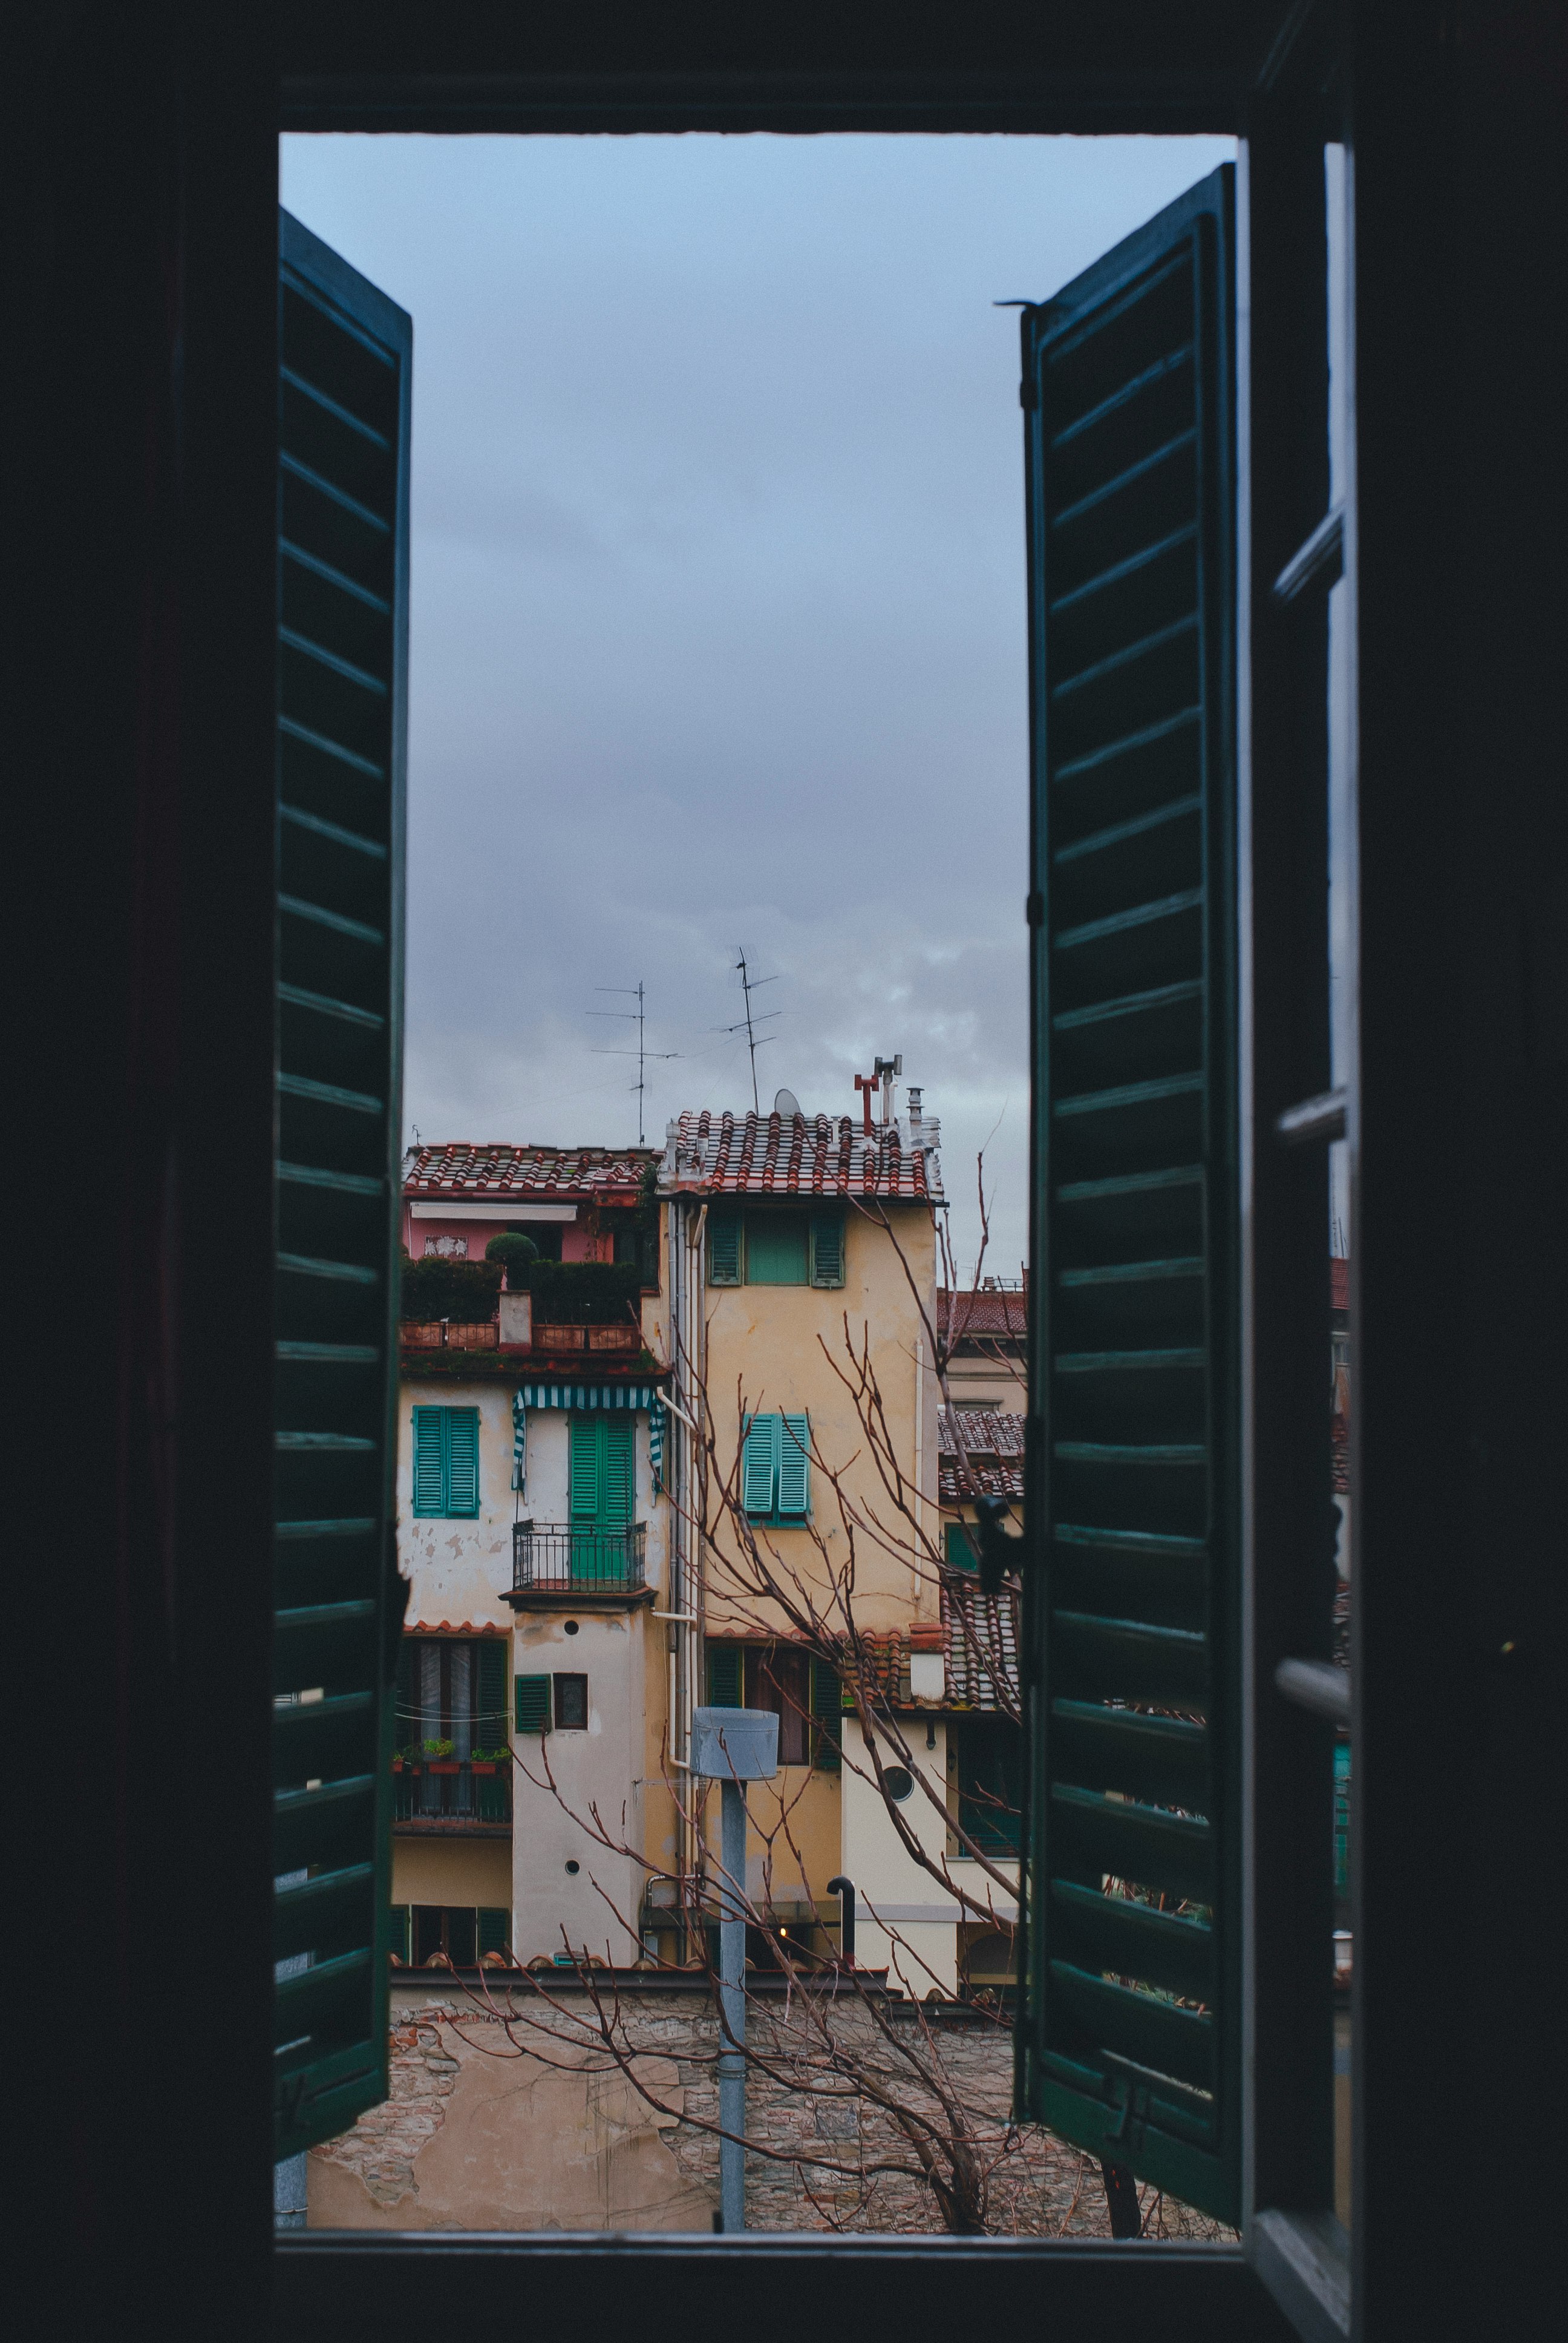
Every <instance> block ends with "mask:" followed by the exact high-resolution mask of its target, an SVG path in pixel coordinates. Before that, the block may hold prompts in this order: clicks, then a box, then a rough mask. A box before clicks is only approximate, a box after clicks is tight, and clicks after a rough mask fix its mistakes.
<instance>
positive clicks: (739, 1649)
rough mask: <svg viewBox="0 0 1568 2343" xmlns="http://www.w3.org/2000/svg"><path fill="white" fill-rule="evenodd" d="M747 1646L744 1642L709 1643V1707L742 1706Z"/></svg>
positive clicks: (743, 1703)
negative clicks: (743, 1674) (743, 1672)
mask: <svg viewBox="0 0 1568 2343" xmlns="http://www.w3.org/2000/svg"><path fill="white" fill-rule="evenodd" d="M745 1660H746V1647H745V1645H744V1644H709V1646H708V1704H709V1708H741V1707H744V1705H745V1702H744V1699H743V1697H742V1671H743V1669H744V1666H745Z"/></svg>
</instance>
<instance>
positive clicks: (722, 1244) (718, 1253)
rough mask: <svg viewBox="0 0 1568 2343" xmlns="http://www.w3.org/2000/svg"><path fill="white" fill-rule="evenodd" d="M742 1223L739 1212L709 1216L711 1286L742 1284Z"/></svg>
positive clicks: (709, 1272)
mask: <svg viewBox="0 0 1568 2343" xmlns="http://www.w3.org/2000/svg"><path fill="white" fill-rule="evenodd" d="M740 1243H741V1221H740V1214H739V1212H709V1215H708V1282H709V1285H739V1282H740Z"/></svg>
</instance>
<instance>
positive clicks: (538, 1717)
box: [512, 1676, 550, 1733]
mask: <svg viewBox="0 0 1568 2343" xmlns="http://www.w3.org/2000/svg"><path fill="white" fill-rule="evenodd" d="M512 1727H513V1730H514V1731H515V1732H518V1733H548V1731H549V1727H550V1680H549V1678H548V1676H514V1677H513V1678H512Z"/></svg>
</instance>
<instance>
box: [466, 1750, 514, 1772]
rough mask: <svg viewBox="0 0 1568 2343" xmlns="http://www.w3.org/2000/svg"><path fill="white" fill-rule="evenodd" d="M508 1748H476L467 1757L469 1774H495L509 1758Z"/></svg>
mask: <svg viewBox="0 0 1568 2343" xmlns="http://www.w3.org/2000/svg"><path fill="white" fill-rule="evenodd" d="M511 1755H512V1753H511V1751H510V1750H509V1749H476V1750H474V1751H473V1752H472V1754H471V1755H470V1756H469V1759H468V1771H469V1773H470V1774H496V1773H498V1772H499V1771H500V1769H501V1767H502V1766H503V1765H508V1764H509V1762H510V1760H511Z"/></svg>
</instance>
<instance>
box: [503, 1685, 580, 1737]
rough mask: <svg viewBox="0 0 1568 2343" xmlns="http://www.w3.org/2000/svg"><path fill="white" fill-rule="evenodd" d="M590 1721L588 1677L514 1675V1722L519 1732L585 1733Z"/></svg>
mask: <svg viewBox="0 0 1568 2343" xmlns="http://www.w3.org/2000/svg"><path fill="white" fill-rule="evenodd" d="M512 1724H513V1728H514V1730H515V1731H517V1732H518V1733H586V1732H587V1731H588V1678H587V1676H586V1675H581V1674H567V1673H563V1674H558V1675H529V1676H514V1677H513V1679H512Z"/></svg>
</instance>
